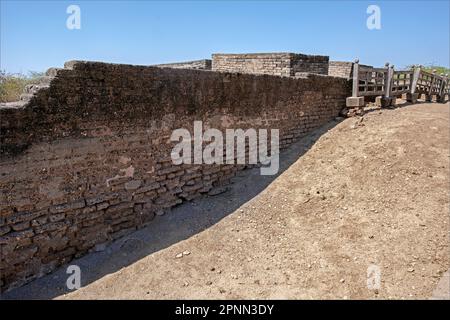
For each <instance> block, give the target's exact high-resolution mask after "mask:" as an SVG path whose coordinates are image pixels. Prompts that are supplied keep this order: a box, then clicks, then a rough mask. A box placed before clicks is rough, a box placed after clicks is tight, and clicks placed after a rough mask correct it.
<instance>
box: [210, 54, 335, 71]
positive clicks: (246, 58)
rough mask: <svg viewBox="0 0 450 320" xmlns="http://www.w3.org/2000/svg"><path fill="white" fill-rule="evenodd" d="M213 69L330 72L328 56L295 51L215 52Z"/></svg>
mask: <svg viewBox="0 0 450 320" xmlns="http://www.w3.org/2000/svg"><path fill="white" fill-rule="evenodd" d="M212 60H213V61H212V70H213V71H219V72H239V73H249V74H269V75H275V76H284V77H304V76H305V74H306V73H315V74H324V75H327V74H328V57H327V56H311V55H304V54H295V53H252V54H221V53H220V54H219V53H216V54H213V55H212Z"/></svg>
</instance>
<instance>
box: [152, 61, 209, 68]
mask: <svg viewBox="0 0 450 320" xmlns="http://www.w3.org/2000/svg"><path fill="white" fill-rule="evenodd" d="M154 66H155V67H161V68H175V69H195V70H211V60H209V59H202V60H195V61H185V62H176V63H164V64H156V65H154Z"/></svg>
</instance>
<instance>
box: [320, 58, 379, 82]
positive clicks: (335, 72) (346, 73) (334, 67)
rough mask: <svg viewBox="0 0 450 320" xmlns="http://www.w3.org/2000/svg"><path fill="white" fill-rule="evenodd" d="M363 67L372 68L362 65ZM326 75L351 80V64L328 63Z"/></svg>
mask: <svg viewBox="0 0 450 320" xmlns="http://www.w3.org/2000/svg"><path fill="white" fill-rule="evenodd" d="M360 66H363V67H372V66H368V65H362V64H360ZM328 75H329V76H332V77H339V78H345V79H351V78H353V62H347V61H330V62H329V65H328Z"/></svg>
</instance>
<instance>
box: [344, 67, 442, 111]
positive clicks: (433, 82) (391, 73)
mask: <svg viewBox="0 0 450 320" xmlns="http://www.w3.org/2000/svg"><path fill="white" fill-rule="evenodd" d="M449 85H450V83H449V78H448V75H445V76H444V75H438V74H436V72H427V71H425V70H423V69H421V68H420V67H419V66H417V67H413V68H411V69H410V70H398V71H396V70H394V66H393V65H391V66H390V65H389V63H386V65H385V67H384V68H372V67H367V66H361V65H360V64H359V60H356V61H355V62H354V64H353V86H352V97H350V98H348V99H347V106H352V107H354V106H361V105H363V101H364V99H363V98H364V97H380V98H381V100H383V99H385V100H387V101H390V103H391V102H392V101H393V100H395V98H396V97H398V96H401V95H406V97H407V99H408V100H410V99H411V101H414V102H415V100H417V96H418V95H419V94H425V95H426V100H429V101H431V98H432V96H436V100H437V101H444V100H445V99H447V100H448V95H449ZM352 99H353V100H352Z"/></svg>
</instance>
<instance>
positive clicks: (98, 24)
mask: <svg viewBox="0 0 450 320" xmlns="http://www.w3.org/2000/svg"><path fill="white" fill-rule="evenodd" d="M71 4H76V5H79V7H80V9H81V29H80V30H69V29H68V28H67V27H66V20H67V18H68V16H69V14H67V13H66V9H67V7H68V6H69V5H71ZM371 4H375V5H378V6H379V7H380V9H381V29H380V30H369V29H368V28H367V26H366V20H367V18H368V16H369V14H367V13H366V10H367V7H368V6H369V5H371ZM449 16H450V7H449V2H448V1H423V2H422V1H370V2H367V1H346V2H344V1H329V2H327V1H314V2H307V1H196V2H191V1H134V2H132V1H75V0H74V1H57V0H56V1H20V0H15V1H5V0H1V24H0V25H1V32H0V35H1V61H0V62H1V64H0V67H1V69H3V70H6V71H7V72H11V73H17V72H22V73H26V72H28V71H30V70H31V71H45V70H46V69H47V68H49V67H52V66H54V67H61V66H62V65H63V63H64V61H68V60H73V59H77V60H96V61H106V62H115V63H129V64H143V65H149V64H156V63H165V62H176V61H183V60H195V59H202V58H210V56H211V53H215V52H221V53H244V52H249V53H252V52H281V51H282V52H300V53H307V54H320V55H329V56H330V59H332V60H344V61H351V60H354V59H355V58H356V57H358V58H359V59H360V61H361V63H366V64H372V65H376V66H381V65H383V64H384V63H385V62H387V61H388V62H391V63H393V64H395V65H396V66H399V67H402V66H406V65H410V64H425V65H426V64H430V63H433V64H438V65H443V66H447V67H448V66H449V64H450V62H449V60H450V57H449V41H450V40H449V28H450V27H449Z"/></svg>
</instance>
